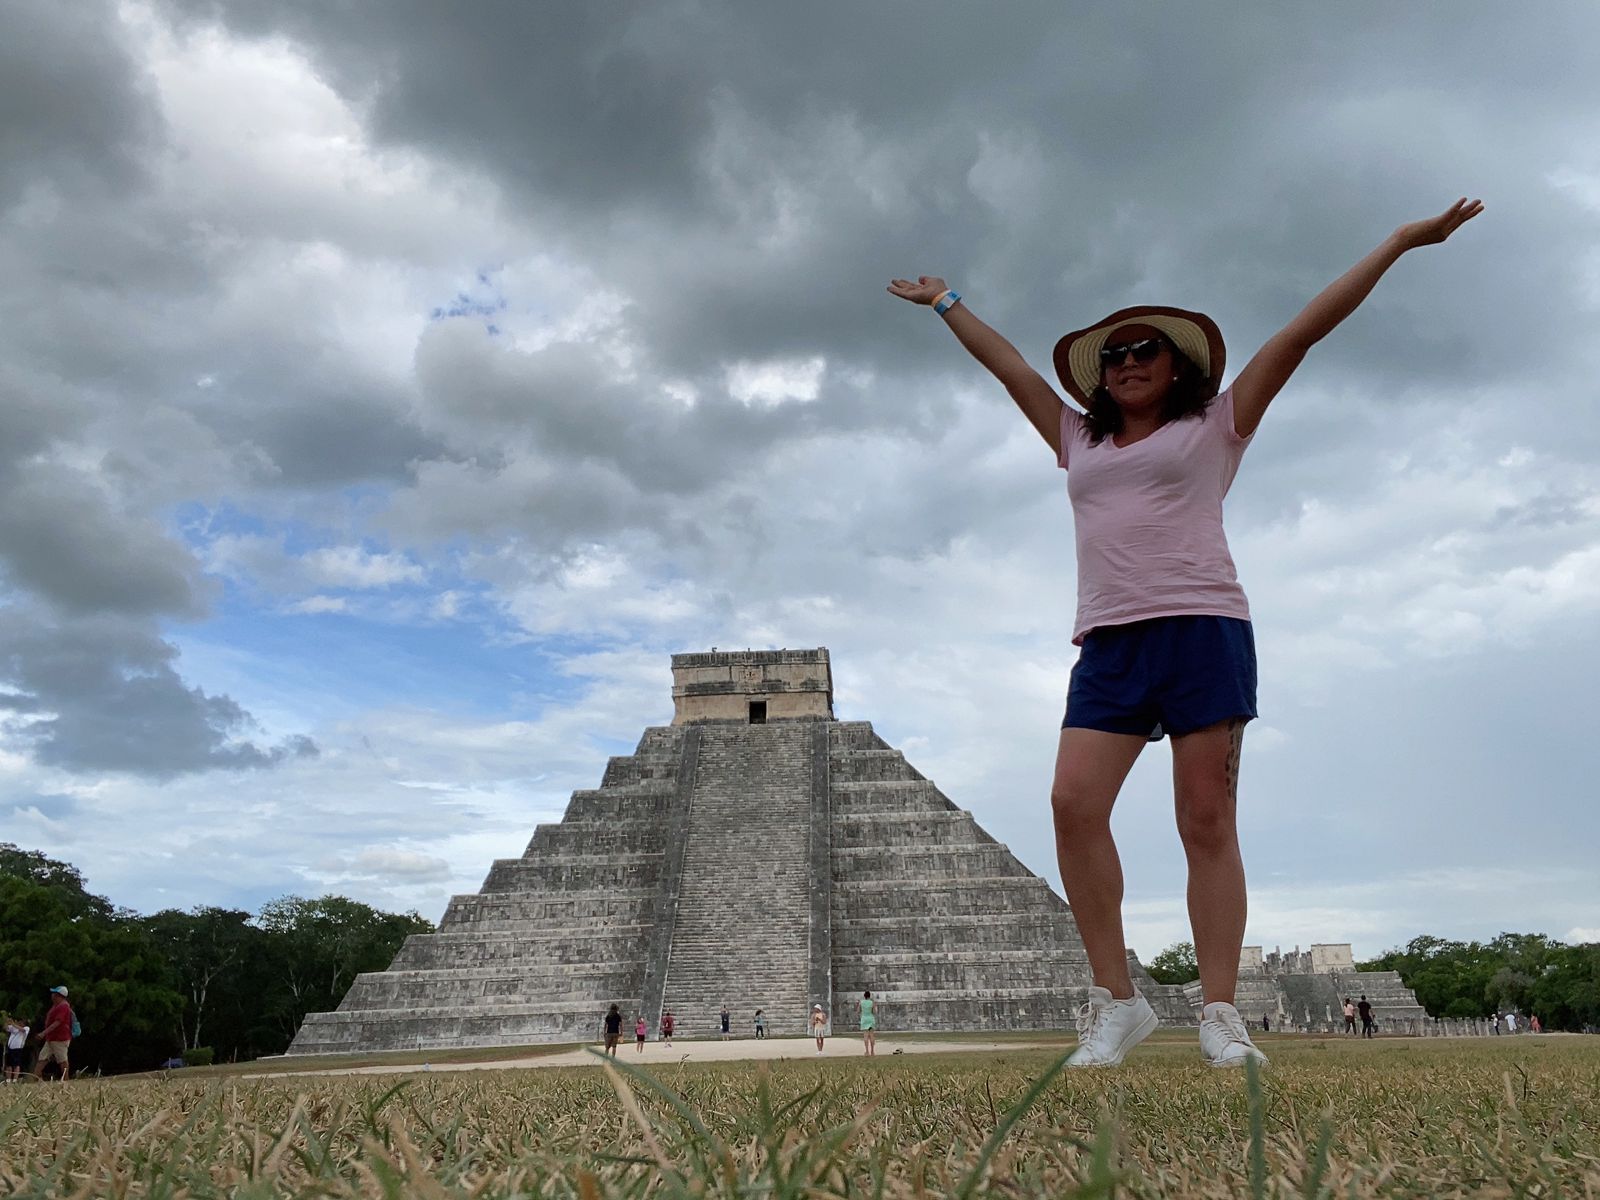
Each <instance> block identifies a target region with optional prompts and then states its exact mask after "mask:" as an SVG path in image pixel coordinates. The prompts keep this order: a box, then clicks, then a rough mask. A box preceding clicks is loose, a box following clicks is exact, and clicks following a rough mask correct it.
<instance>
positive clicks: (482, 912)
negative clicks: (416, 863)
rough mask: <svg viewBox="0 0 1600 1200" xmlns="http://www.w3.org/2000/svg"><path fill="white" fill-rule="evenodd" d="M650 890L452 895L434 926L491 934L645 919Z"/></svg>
mask: <svg viewBox="0 0 1600 1200" xmlns="http://www.w3.org/2000/svg"><path fill="white" fill-rule="evenodd" d="M654 904H655V895H654V893H632V892H627V891H620V892H619V891H617V890H616V889H614V888H608V889H601V890H591V891H581V890H578V889H573V890H571V891H561V892H548V893H538V892H476V893H473V894H471V895H466V896H452V897H451V899H450V904H449V906H448V907H447V908H446V909H445V912H444V918H443V920H441V921H440V922H439V929H440V931H441V932H444V931H456V930H466V929H481V930H483V931H484V932H486V933H487V932H492V931H494V930H497V929H499V928H500V927H501V926H505V925H515V926H517V927H519V928H523V929H526V930H528V932H530V933H538V932H540V931H542V930H546V929H549V930H552V931H564V930H566V929H570V928H572V927H574V926H576V925H585V926H589V927H595V928H598V927H602V926H606V925H611V924H625V925H636V924H641V923H648V920H649V919H651V914H652V913H653V911H654Z"/></svg>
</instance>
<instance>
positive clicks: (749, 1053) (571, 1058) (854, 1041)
mask: <svg viewBox="0 0 1600 1200" xmlns="http://www.w3.org/2000/svg"><path fill="white" fill-rule="evenodd" d="M1048 1044H1051V1043H1043V1042H1012V1041H1005V1042H998V1041H984V1040H982V1039H981V1038H980V1039H974V1040H972V1041H963V1042H955V1041H944V1040H941V1039H931V1038H930V1039H918V1038H911V1037H908V1038H892V1039H890V1038H879V1039H878V1054H879V1056H880V1057H881V1056H886V1055H891V1054H894V1053H896V1052H899V1053H902V1054H938V1053H946V1054H951V1053H963V1054H972V1053H995V1052H998V1051H1003V1050H1034V1049H1038V1048H1039V1047H1040V1046H1043V1045H1048ZM617 1057H618V1059H620V1060H622V1061H625V1062H630V1063H636V1064H638V1065H640V1066H652V1067H659V1066H661V1065H663V1064H665V1063H679V1062H734V1061H743V1060H761V1059H779V1058H790V1059H806V1058H819V1057H820V1058H860V1057H862V1052H861V1039H860V1038H849V1037H847V1038H829V1039H828V1040H827V1042H826V1043H824V1045H823V1050H822V1053H821V1054H820V1055H819V1054H818V1053H817V1047H816V1043H815V1042H813V1041H812V1040H811V1039H810V1038H759V1039H757V1038H734V1039H730V1040H729V1041H726V1042H698V1041H697V1042H686V1041H680V1042H678V1043H677V1044H676V1045H673V1046H670V1047H668V1046H664V1045H662V1044H661V1043H660V1042H648V1043H646V1045H645V1048H644V1053H643V1054H640V1053H638V1052H637V1050H636V1049H635V1047H634V1045H633V1043H628V1044H626V1045H623V1046H621V1047H619V1048H618V1050H617ZM598 1062H599V1060H598V1059H597V1058H595V1056H594V1055H592V1054H590V1053H589V1051H588V1049H586V1048H582V1047H580V1048H578V1049H575V1050H564V1051H562V1052H561V1053H559V1054H544V1055H535V1056H532V1057H523V1058H505V1059H496V1060H494V1061H492V1062H464V1063H437V1064H432V1063H395V1064H394V1065H392V1066H391V1065H388V1064H381V1063H380V1064H376V1065H373V1066H365V1067H324V1068H322V1069H320V1070H319V1069H317V1068H316V1067H308V1068H307V1069H305V1070H303V1071H273V1072H270V1073H263V1074H259V1075H258V1074H252V1075H251V1078H253V1079H282V1078H284V1077H286V1076H295V1075H403V1074H407V1073H410V1072H414V1071H506V1070H516V1069H525V1068H529V1067H582V1066H593V1065H598Z"/></svg>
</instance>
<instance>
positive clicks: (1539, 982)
mask: <svg viewBox="0 0 1600 1200" xmlns="http://www.w3.org/2000/svg"><path fill="white" fill-rule="evenodd" d="M1356 969H1357V970H1358V971H1394V972H1397V973H1398V974H1399V976H1400V979H1401V981H1402V982H1403V983H1404V984H1405V985H1406V986H1407V987H1408V988H1410V989H1411V990H1412V991H1413V992H1415V993H1416V996H1417V1003H1419V1004H1421V1005H1422V1007H1423V1008H1425V1009H1427V1011H1428V1015H1429V1016H1434V1017H1469V1018H1470V1017H1489V1016H1493V1015H1494V1014H1495V1013H1503V1012H1519V1013H1524V1014H1531V1013H1537V1014H1538V1015H1539V1021H1540V1022H1541V1024H1543V1026H1544V1027H1545V1028H1546V1029H1564V1030H1572V1031H1582V1030H1589V1029H1597V1028H1600V942H1584V943H1579V944H1577V945H1569V944H1568V943H1566V942H1558V941H1556V940H1555V939H1554V938H1552V937H1547V936H1545V935H1544V934H1542V933H1502V934H1501V935H1500V936H1499V937H1497V938H1494V939H1493V940H1491V941H1488V942H1459V941H1451V940H1449V939H1447V938H1441V937H1434V936H1432V935H1431V934H1423V935H1422V936H1421V937H1414V938H1412V939H1411V940H1410V941H1409V942H1407V943H1406V945H1405V948H1404V949H1397V950H1390V951H1387V952H1386V953H1384V954H1380V955H1378V957H1377V958H1373V959H1369V960H1368V961H1366V962H1361V963H1357V964H1356ZM1149 970H1150V976H1151V978H1153V979H1154V980H1155V981H1156V982H1157V983H1188V982H1190V981H1191V980H1194V979H1197V978H1199V974H1200V972H1199V970H1198V969H1197V967H1196V965H1195V957H1194V946H1193V945H1192V944H1191V943H1189V942H1178V943H1176V944H1175V945H1171V946H1168V947H1167V948H1166V949H1165V950H1163V951H1162V952H1161V953H1160V954H1157V955H1156V956H1155V957H1154V958H1153V959H1151V960H1150V967H1149Z"/></svg>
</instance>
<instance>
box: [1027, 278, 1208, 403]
mask: <svg viewBox="0 0 1600 1200" xmlns="http://www.w3.org/2000/svg"><path fill="white" fill-rule="evenodd" d="M1124 325H1149V326H1150V327H1151V328H1153V329H1159V330H1160V331H1161V332H1162V333H1163V334H1164V335H1165V336H1166V337H1167V338H1168V340H1170V341H1171V342H1172V344H1173V345H1174V346H1176V347H1177V348H1178V349H1179V350H1181V351H1183V353H1184V355H1185V356H1187V357H1188V359H1189V361H1191V362H1192V363H1194V365H1195V366H1197V367H1199V368H1200V373H1201V374H1202V375H1204V376H1205V377H1206V387H1207V389H1208V392H1207V394H1208V395H1212V396H1214V395H1216V394H1217V389H1218V388H1220V387H1221V386H1222V368H1223V364H1224V363H1225V362H1226V361H1227V351H1226V349H1225V348H1224V346H1223V344H1222V331H1221V330H1220V329H1218V328H1217V323H1216V322H1215V321H1213V320H1212V319H1211V318H1210V317H1208V316H1206V315H1205V313H1197V312H1190V311H1189V310H1187V309H1183V308H1170V307H1168V306H1166V305H1164V304H1141V305H1136V306H1135V307H1133V308H1119V309H1118V310H1117V311H1116V312H1114V313H1112V314H1111V315H1110V316H1109V317H1106V318H1105V319H1104V320H1100V321H1096V322H1095V323H1094V324H1093V325H1090V326H1089V327H1088V328H1086V329H1076V330H1073V332H1071V333H1069V334H1067V335H1066V336H1065V337H1063V338H1062V339H1061V340H1060V341H1059V342H1057V343H1056V349H1055V355H1054V358H1055V364H1056V374H1057V375H1059V376H1060V377H1061V383H1062V386H1063V387H1065V388H1066V389H1067V391H1069V392H1071V393H1072V396H1073V398H1074V399H1075V400H1077V401H1078V403H1079V404H1082V405H1083V406H1084V407H1085V408H1087V407H1088V406H1089V397H1090V396H1092V395H1093V394H1094V390H1095V388H1097V387H1099V386H1100V350H1101V348H1102V347H1103V346H1104V345H1105V344H1106V339H1107V338H1108V337H1109V336H1110V335H1111V334H1113V333H1115V332H1116V331H1117V330H1118V329H1120V328H1122V326H1124Z"/></svg>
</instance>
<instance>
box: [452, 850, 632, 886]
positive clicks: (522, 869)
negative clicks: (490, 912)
mask: <svg viewBox="0 0 1600 1200" xmlns="http://www.w3.org/2000/svg"><path fill="white" fill-rule="evenodd" d="M660 873H661V855H660V854H571V855H563V856H561V857H549V858H544V857H540V858H499V859H496V860H495V862H494V865H493V866H491V867H490V868H489V875H488V877H487V878H486V879H485V880H484V881H483V890H484V891H485V892H537V891H546V890H557V889H562V888H572V889H574V890H581V891H592V890H594V889H595V888H598V887H613V888H618V889H628V888H639V889H647V888H648V889H654V887H655V885H656V880H657V879H658V878H659V876H660Z"/></svg>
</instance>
